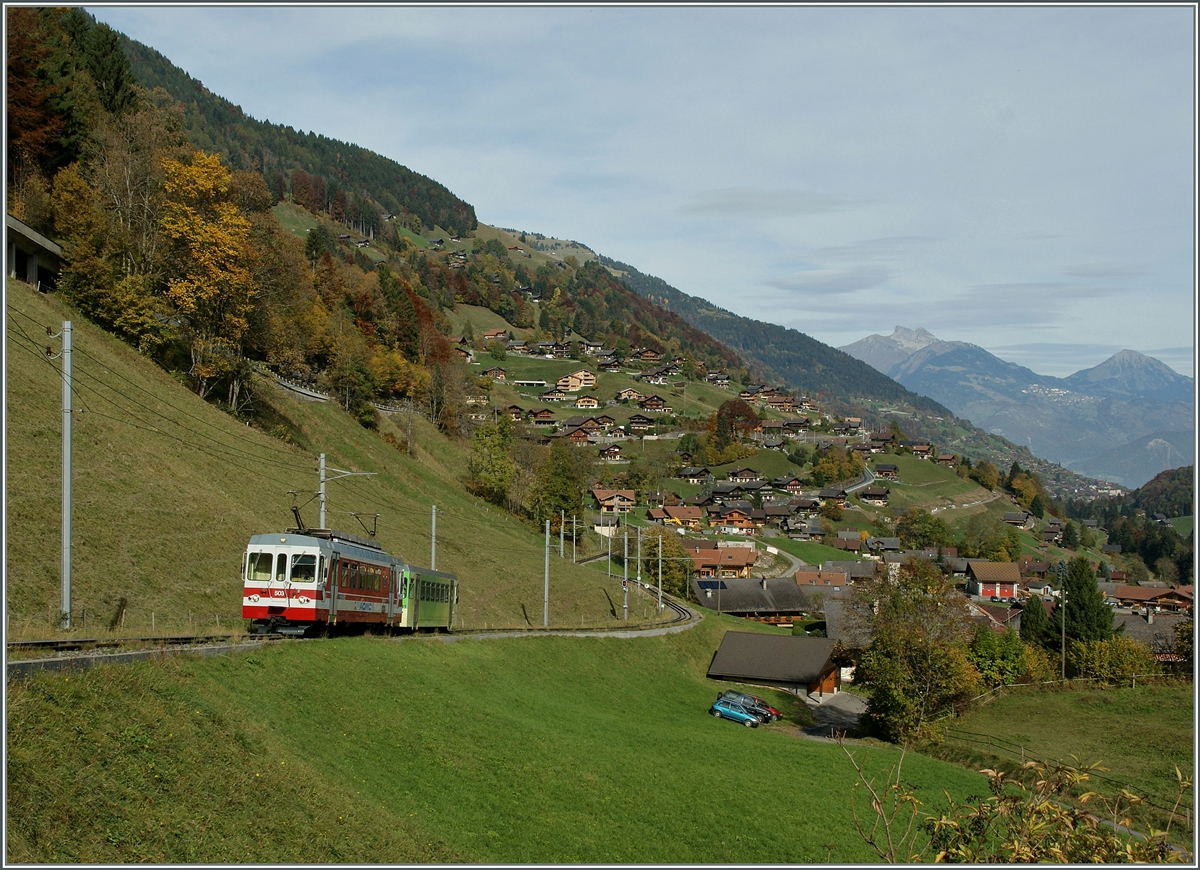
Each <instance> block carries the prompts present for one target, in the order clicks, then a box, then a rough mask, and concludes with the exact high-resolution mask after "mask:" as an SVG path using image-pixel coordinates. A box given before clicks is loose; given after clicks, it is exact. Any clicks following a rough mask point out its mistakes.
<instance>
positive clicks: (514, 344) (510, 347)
mask: <svg viewBox="0 0 1200 870" xmlns="http://www.w3.org/2000/svg"><path fill="white" fill-rule="evenodd" d="M504 349H505V350H506V351H508V352H509V353H514V354H516V355H517V356H527V355H528V354H529V347H528V346H527V345H526V344H525V342H523V341H508V342H505V343H504Z"/></svg>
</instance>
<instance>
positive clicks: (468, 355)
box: [454, 344, 475, 363]
mask: <svg viewBox="0 0 1200 870" xmlns="http://www.w3.org/2000/svg"><path fill="white" fill-rule="evenodd" d="M454 350H455V351H456V352H457V353H458V355H459V356H460V357H461V358H462V359H463V361H464V362H468V363H473V362H475V351H473V350H471V348H469V347H467V346H465V345H462V344H456V345H454Z"/></svg>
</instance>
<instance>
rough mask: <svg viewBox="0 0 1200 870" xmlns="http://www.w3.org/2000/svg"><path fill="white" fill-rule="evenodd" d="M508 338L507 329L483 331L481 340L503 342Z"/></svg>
mask: <svg viewBox="0 0 1200 870" xmlns="http://www.w3.org/2000/svg"><path fill="white" fill-rule="evenodd" d="M507 338H508V330H507V329H485V330H484V331H483V340H484V341H485V342H487V341H504V340H506V339H507Z"/></svg>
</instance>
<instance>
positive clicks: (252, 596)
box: [250, 592, 258, 604]
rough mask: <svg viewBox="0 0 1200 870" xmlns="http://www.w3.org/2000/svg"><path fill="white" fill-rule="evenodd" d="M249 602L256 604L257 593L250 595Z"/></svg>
mask: <svg viewBox="0 0 1200 870" xmlns="http://www.w3.org/2000/svg"><path fill="white" fill-rule="evenodd" d="M250 600H251V601H253V602H254V603H255V604H258V593H257V592H255V593H254V594H253V595H251V596H250Z"/></svg>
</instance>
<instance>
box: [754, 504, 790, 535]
mask: <svg viewBox="0 0 1200 870" xmlns="http://www.w3.org/2000/svg"><path fill="white" fill-rule="evenodd" d="M760 513H761V514H762V522H765V523H766V524H767V525H769V526H774V527H775V528H777V529H781V528H783V524H784V523H785V522H787V521H788V520H789V519H791V517H792V511H791V508H789V507H788V506H787V505H781V504H769V505H766V506H764V507H763V508H761V510H756V511H754V512H753V514H752V515H751V517H750V518H751V519H752V520H754V521H755V523H759V516H758V515H759V514H760Z"/></svg>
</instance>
